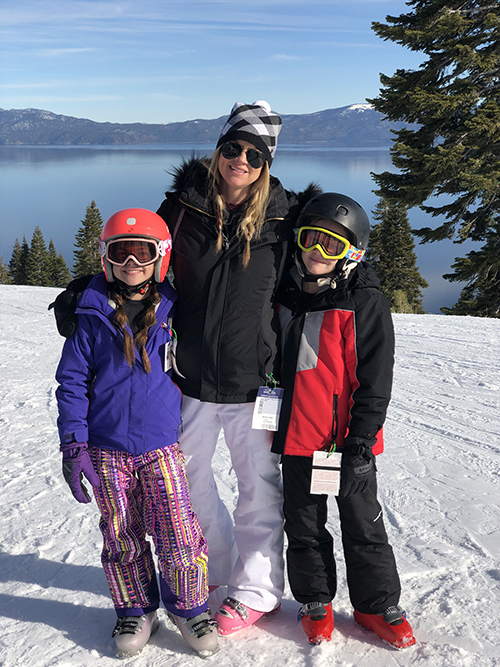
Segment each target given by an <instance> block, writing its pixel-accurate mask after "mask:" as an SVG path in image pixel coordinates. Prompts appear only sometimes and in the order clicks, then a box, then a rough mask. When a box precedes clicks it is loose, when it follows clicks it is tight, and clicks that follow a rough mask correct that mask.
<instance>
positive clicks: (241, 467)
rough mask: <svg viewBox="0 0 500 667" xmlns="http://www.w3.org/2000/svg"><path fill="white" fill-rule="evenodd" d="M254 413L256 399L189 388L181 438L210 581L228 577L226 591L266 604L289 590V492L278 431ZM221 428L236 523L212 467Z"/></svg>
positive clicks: (261, 607) (255, 605) (259, 606)
mask: <svg viewBox="0 0 500 667" xmlns="http://www.w3.org/2000/svg"><path fill="white" fill-rule="evenodd" d="M252 414H253V403H237V404H220V403H206V402H202V401H199V400H197V399H195V398H190V397H189V396H184V398H183V421H184V429H183V432H181V433H180V434H179V436H180V437H179V444H180V446H181V449H182V451H183V452H184V456H185V458H186V471H187V477H188V481H189V489H190V494H191V502H192V504H193V508H194V511H195V512H196V514H197V515H198V519H199V521H200V524H201V528H202V530H203V534H204V536H205V539H206V540H207V542H208V567H209V583H210V586H213V585H216V586H223V585H226V584H227V585H228V595H230V596H231V597H234V598H236V599H237V600H239V601H240V602H242V603H243V604H245V605H247V606H248V607H250V608H251V609H255V610H257V611H263V612H266V611H271V610H273V609H274V608H275V607H276V606H277V605H278V604H279V603H280V600H281V597H282V594H283V587H284V561H283V539H284V537H283V536H284V532H283V496H282V487H281V471H280V468H279V456H278V455H277V454H272V453H271V441H272V433H270V432H269V431H259V430H255V429H252ZM221 428H222V429H223V430H224V439H225V442H226V445H227V447H228V448H229V452H230V455H231V463H232V467H233V469H234V472H235V473H236V477H237V480H238V501H237V504H236V508H235V510H234V513H233V517H234V526H233V521H232V519H231V516H230V514H229V512H228V509H227V507H226V506H225V504H224V503H223V501H222V499H221V498H220V496H219V492H218V489H217V485H216V482H215V478H214V474H213V471H212V457H213V455H214V453H215V447H216V445H217V440H218V437H219V434H220V430H221Z"/></svg>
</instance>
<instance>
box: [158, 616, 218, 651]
mask: <svg viewBox="0 0 500 667" xmlns="http://www.w3.org/2000/svg"><path fill="white" fill-rule="evenodd" d="M168 617H169V618H170V620H171V621H172V622H173V623H175V624H176V625H177V627H178V628H179V630H180V631H181V635H182V636H183V637H184V639H185V640H186V642H187V643H188V644H189V646H191V648H192V649H194V650H195V651H196V653H197V654H198V655H199V656H200V658H208V657H210V656H211V655H213V654H214V653H217V651H218V650H219V635H218V633H217V622H216V621H214V619H213V618H212V617H211V615H210V612H209V611H204V612H203V613H201V614H198V616H193V618H182V616H175V615H174V614H172V613H171V612H168Z"/></svg>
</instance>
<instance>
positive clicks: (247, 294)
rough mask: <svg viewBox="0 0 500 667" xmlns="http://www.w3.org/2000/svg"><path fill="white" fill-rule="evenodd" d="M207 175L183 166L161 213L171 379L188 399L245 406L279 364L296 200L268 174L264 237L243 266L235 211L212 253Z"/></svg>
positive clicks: (195, 165) (194, 165) (199, 167)
mask: <svg viewBox="0 0 500 667" xmlns="http://www.w3.org/2000/svg"><path fill="white" fill-rule="evenodd" d="M206 175H207V170H206V167H205V166H204V165H203V164H202V162H201V161H200V160H197V159H194V158H193V159H191V160H190V161H188V162H185V163H184V164H183V165H181V167H180V168H179V169H178V170H177V171H176V173H175V174H174V184H173V185H174V187H173V190H172V191H171V192H167V193H166V199H165V200H164V201H163V203H162V204H161V206H160V208H159V209H158V214H159V215H160V216H161V217H162V218H163V219H164V220H165V222H166V223H167V225H168V227H169V229H170V232H171V234H172V236H173V252H172V264H171V265H172V268H173V273H174V277H175V278H174V280H175V287H176V289H177V290H178V292H179V300H178V302H177V312H176V317H175V320H174V329H175V331H176V333H177V338H178V346H177V353H176V360H177V369H178V371H179V373H180V376H177V377H176V378H175V379H176V382H177V383H178V384H179V387H180V388H181V390H182V392H183V393H184V394H185V395H187V396H191V397H193V398H197V399H200V400H202V401H209V402H212V403H246V402H251V401H253V400H254V399H255V397H256V394H257V390H258V387H259V386H261V385H263V384H265V383H266V378H267V377H268V376H269V375H270V374H271V373H274V374H275V376H276V373H277V371H278V368H279V365H280V364H279V361H278V360H277V348H278V336H279V322H278V319H277V315H276V312H275V308H274V306H273V299H274V294H275V290H276V284H277V278H278V276H279V274H280V273H281V271H282V268H283V264H284V257H285V252H286V247H287V244H289V243H290V241H291V240H292V237H293V230H292V227H293V222H292V221H293V219H294V218H296V216H297V214H298V202H297V198H296V197H295V195H293V194H291V193H289V192H287V191H285V190H284V188H283V186H282V185H281V183H280V182H279V180H278V179H276V178H274V177H271V194H270V200H269V205H268V208H267V211H266V217H265V223H264V226H263V228H262V233H261V236H260V238H259V239H257V240H254V241H252V242H251V255H250V262H249V264H248V266H247V267H246V268H243V262H242V257H243V250H244V243H243V242H242V241H240V240H238V239H237V238H236V237H235V235H234V230H235V229H236V228H237V223H238V220H237V216H239V213H238V212H233V213H230V212H227V211H226V220H225V223H224V229H223V231H224V236H225V238H224V247H223V249H222V250H221V252H219V253H216V252H215V244H216V241H217V229H216V219H215V216H213V215H212V214H211V212H210V210H209V209H208V207H207V203H206V201H205V193H206V181H207V178H206ZM182 212H183V216H182V217H180V214H181V213H182Z"/></svg>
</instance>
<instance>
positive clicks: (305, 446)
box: [272, 262, 394, 456]
mask: <svg viewBox="0 0 500 667" xmlns="http://www.w3.org/2000/svg"><path fill="white" fill-rule="evenodd" d="M300 284H301V279H300V277H299V275H298V272H297V270H296V269H295V267H294V268H293V269H292V270H291V272H290V273H287V275H286V276H285V277H284V278H283V282H282V286H281V288H280V290H279V292H278V295H277V301H278V303H279V304H280V321H281V326H282V349H283V369H282V375H281V386H282V387H283V389H284V397H283V405H282V409H281V415H280V421H279V428H278V431H277V432H276V433H275V436H274V441H273V447H272V451H274V452H276V453H280V454H288V455H292V456H312V455H313V452H314V451H316V450H326V449H330V447H331V445H332V443H335V444H336V447H337V448H339V449H342V446H343V443H344V439H345V437H346V435H347V433H349V434H350V435H353V436H357V437H361V438H366V439H370V438H373V437H375V436H377V442H376V443H375V445H374V446H373V452H374V454H379V453H380V452H381V451H382V450H383V442H382V425H383V423H384V421H385V417H386V412H387V407H388V405H389V401H390V398H391V389H392V373H393V365H394V328H393V323H392V317H391V312H390V308H389V303H388V301H387V299H386V298H385V297H384V295H383V294H382V293H381V292H380V290H379V285H380V281H379V279H378V278H377V275H376V274H375V271H374V270H373V268H372V267H371V266H370V265H368V264H366V263H364V262H363V263H361V264H359V265H358V266H357V267H356V268H355V269H354V270H353V271H352V272H351V274H350V275H349V277H348V278H347V279H345V278H344V279H343V280H340V281H339V282H338V284H337V287H336V288H335V289H332V288H331V287H325V288H323V289H322V290H320V292H318V293H317V294H315V295H310V294H304V293H303V292H302V290H301V286H300Z"/></svg>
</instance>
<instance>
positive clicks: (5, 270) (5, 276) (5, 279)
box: [0, 255, 12, 285]
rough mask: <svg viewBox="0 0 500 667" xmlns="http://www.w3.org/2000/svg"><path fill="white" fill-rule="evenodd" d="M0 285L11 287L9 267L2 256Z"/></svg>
mask: <svg viewBox="0 0 500 667" xmlns="http://www.w3.org/2000/svg"><path fill="white" fill-rule="evenodd" d="M0 285H12V278H11V277H10V271H9V267H8V266H7V263H6V261H5V259H4V258H3V255H0Z"/></svg>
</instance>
